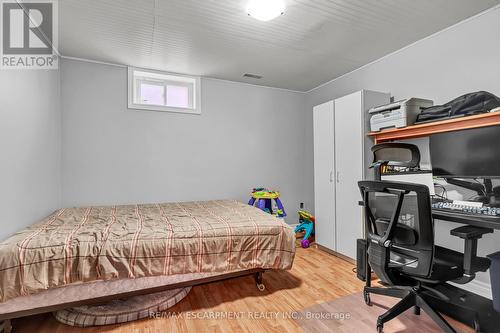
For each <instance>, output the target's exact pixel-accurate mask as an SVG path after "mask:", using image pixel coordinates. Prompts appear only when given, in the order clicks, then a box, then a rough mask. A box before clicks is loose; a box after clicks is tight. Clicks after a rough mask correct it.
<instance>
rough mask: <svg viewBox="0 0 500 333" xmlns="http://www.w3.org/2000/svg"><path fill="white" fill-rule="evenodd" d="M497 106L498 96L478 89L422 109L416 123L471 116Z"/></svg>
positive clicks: (499, 101) (499, 100) (499, 99)
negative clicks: (444, 102)
mask: <svg viewBox="0 0 500 333" xmlns="http://www.w3.org/2000/svg"><path fill="white" fill-rule="evenodd" d="M498 107H500V98H498V97H497V96H495V95H493V94H492V93H489V92H487V91H478V92H473V93H469V94H465V95H462V96H460V97H457V98H455V99H454V100H452V101H450V102H448V103H446V104H443V105H435V106H431V107H430V108H426V109H423V110H422V111H421V112H420V114H419V115H418V116H417V120H416V123H423V122H430V121H437V120H443V119H446V118H455V117H460V116H472V115H475V114H479V113H487V112H489V111H490V110H492V109H495V108H498Z"/></svg>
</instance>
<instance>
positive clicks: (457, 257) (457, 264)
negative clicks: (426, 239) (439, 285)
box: [428, 246, 464, 281]
mask: <svg viewBox="0 0 500 333" xmlns="http://www.w3.org/2000/svg"><path fill="white" fill-rule="evenodd" d="M434 250H435V253H434V262H433V265H432V273H431V275H430V276H429V277H428V279H429V280H434V281H449V280H454V279H458V278H460V277H461V276H462V275H463V274H464V268H463V262H464V255H463V254H462V253H460V252H457V251H453V250H450V249H447V248H444V247H441V246H435V247H434Z"/></svg>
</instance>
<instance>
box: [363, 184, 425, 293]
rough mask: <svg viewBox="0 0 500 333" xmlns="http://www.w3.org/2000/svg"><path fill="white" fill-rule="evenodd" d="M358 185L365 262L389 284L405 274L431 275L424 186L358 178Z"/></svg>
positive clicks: (404, 276)
mask: <svg viewBox="0 0 500 333" xmlns="http://www.w3.org/2000/svg"><path fill="white" fill-rule="evenodd" d="M358 186H359V189H360V191H361V195H362V197H363V204H364V208H365V231H366V236H367V239H368V262H369V263H370V266H371V267H372V269H373V270H374V271H375V273H376V274H377V276H378V277H379V278H380V279H381V280H382V281H383V282H385V283H388V284H400V283H402V281H404V280H406V279H407V276H416V277H422V278H425V277H428V276H430V273H431V269H432V263H433V257H434V225H433V221H432V213H431V201H430V195H429V189H428V188H427V186H425V185H418V184H410V183H403V182H388V181H377V180H376V181H360V182H359V183H358ZM401 273H403V274H401Z"/></svg>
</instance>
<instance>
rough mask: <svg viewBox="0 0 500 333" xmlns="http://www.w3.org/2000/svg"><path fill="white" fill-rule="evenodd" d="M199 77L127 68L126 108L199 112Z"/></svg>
mask: <svg viewBox="0 0 500 333" xmlns="http://www.w3.org/2000/svg"><path fill="white" fill-rule="evenodd" d="M200 96H201V94H200V78H199V77H196V76H188V75H180V74H171V73H167V72H160V71H154V70H145V69H137V68H132V67H129V68H128V107H129V109H139V110H151V111H167V112H182V113H192V114H201V105H200Z"/></svg>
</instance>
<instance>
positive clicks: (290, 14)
mask: <svg viewBox="0 0 500 333" xmlns="http://www.w3.org/2000/svg"><path fill="white" fill-rule="evenodd" d="M498 3H500V0H288V1H287V6H288V7H287V10H286V12H285V14H284V15H283V16H281V17H278V18H277V19H275V20H273V21H270V22H260V21H257V20H255V19H253V18H251V17H249V16H247V14H246V13H245V10H244V8H245V4H246V1H245V0H198V1H196V0H61V1H59V6H60V7H59V10H60V23H59V24H60V42H59V45H60V52H61V54H63V55H64V56H70V57H78V58H85V59H91V60H97V61H103V62H111V63H118V64H125V65H133V66H138V67H148V68H156V69H161V70H166V71H172V72H178V73H186V74H195V75H202V76H208V77H214V78H220V79H227V80H233V81H241V82H249V83H254V84H261V85H267V86H273V87H280V88H287V89H293V90H301V91H307V90H309V89H311V88H314V87H316V86H318V85H320V84H321V83H324V82H326V81H328V80H331V79H333V78H335V77H338V76H340V75H342V74H345V73H347V72H350V71H352V70H354V69H356V68H358V67H360V66H362V65H364V64H367V63H369V62H371V61H373V60H376V59H378V58H380V57H382V56H384V55H386V54H388V53H390V52H393V51H395V50H397V49H400V48H401V47H403V46H405V45H408V44H410V43H412V42H414V41H416V40H419V39H421V38H423V37H425V36H428V35H430V34H432V33H434V32H436V31H439V30H441V29H443V28H445V27H448V26H450V25H452V24H454V23H457V22H459V21H461V20H463V19H465V18H467V17H470V16H473V15H475V14H477V13H479V12H481V11H483V10H485V9H487V8H490V7H492V6H494V5H496V4H498ZM245 73H252V74H258V75H262V76H263V78H262V79H261V80H255V79H248V78H243V77H242V76H243V74H245Z"/></svg>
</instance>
